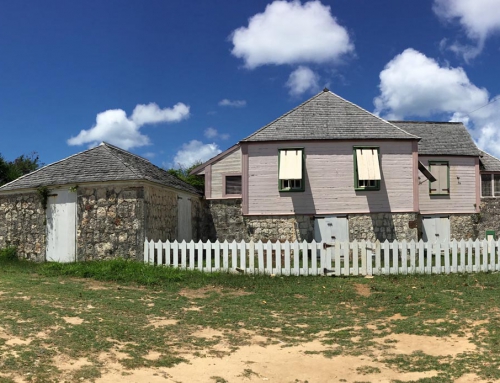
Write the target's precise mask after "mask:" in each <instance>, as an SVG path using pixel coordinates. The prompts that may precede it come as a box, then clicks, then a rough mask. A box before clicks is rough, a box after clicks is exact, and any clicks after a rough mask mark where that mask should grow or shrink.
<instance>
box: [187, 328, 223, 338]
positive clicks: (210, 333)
mask: <svg viewBox="0 0 500 383" xmlns="http://www.w3.org/2000/svg"><path fill="white" fill-rule="evenodd" d="M191 335H193V336H195V337H197V338H215V337H220V338H222V337H223V336H224V334H223V333H222V331H219V330H215V329H213V328H209V327H204V328H201V329H199V330H197V331H195V332H193V333H192V334H191Z"/></svg>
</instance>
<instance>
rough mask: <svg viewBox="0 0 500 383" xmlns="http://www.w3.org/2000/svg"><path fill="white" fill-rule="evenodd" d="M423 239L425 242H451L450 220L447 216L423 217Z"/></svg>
mask: <svg viewBox="0 0 500 383" xmlns="http://www.w3.org/2000/svg"><path fill="white" fill-rule="evenodd" d="M422 239H423V240H424V242H447V241H449V240H450V218H449V217H446V216H424V217H422Z"/></svg>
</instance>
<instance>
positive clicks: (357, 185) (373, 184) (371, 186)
mask: <svg viewBox="0 0 500 383" xmlns="http://www.w3.org/2000/svg"><path fill="white" fill-rule="evenodd" d="M357 149H372V150H376V151H377V157H378V165H379V168H380V164H381V162H380V147H378V146H354V147H353V148H352V156H353V159H354V190H356V191H373V190H375V191H376V190H380V180H360V179H359V173H358V158H357V156H356V150H357ZM381 173H382V172H381Z"/></svg>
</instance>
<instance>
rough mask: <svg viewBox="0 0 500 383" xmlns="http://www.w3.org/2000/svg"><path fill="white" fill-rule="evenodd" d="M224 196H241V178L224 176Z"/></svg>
mask: <svg viewBox="0 0 500 383" xmlns="http://www.w3.org/2000/svg"><path fill="white" fill-rule="evenodd" d="M225 192H226V193H225V194H226V195H241V176H226V190H225Z"/></svg>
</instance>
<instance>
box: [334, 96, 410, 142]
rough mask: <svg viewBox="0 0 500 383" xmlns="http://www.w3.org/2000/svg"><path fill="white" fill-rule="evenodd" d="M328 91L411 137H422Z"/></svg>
mask: <svg viewBox="0 0 500 383" xmlns="http://www.w3.org/2000/svg"><path fill="white" fill-rule="evenodd" d="M328 92H330V93H331V94H333V95H334V96H336V97H338V98H340V99H341V100H342V101H345V102H347V103H348V104H351V105H352V106H354V107H356V108H358V109H361V110H362V111H363V112H366V113H368V114H370V115H372V116H373V117H375V118H378V119H379V120H380V121H382V122H385V123H386V124H389V125H391V126H393V127H394V128H396V129H399V130H401V131H402V132H403V133H406V134H407V135H409V136H411V137H414V138H420V137H418V136H415V135H414V134H411V133H408V132H407V131H406V130H404V129H401V128H400V127H399V126H396V125H394V124H392V123H390V122H389V121H388V120H385V119H383V118H382V117H380V116H377V115H376V114H373V113H372V112H370V111H368V110H366V109H365V108H362V107H361V106H359V105H356V104H355V103H353V102H351V101H349V100H346V99H345V98H343V97H341V96H339V95H338V94H336V93H333V92H332V91H331V90H329V91H328Z"/></svg>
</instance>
